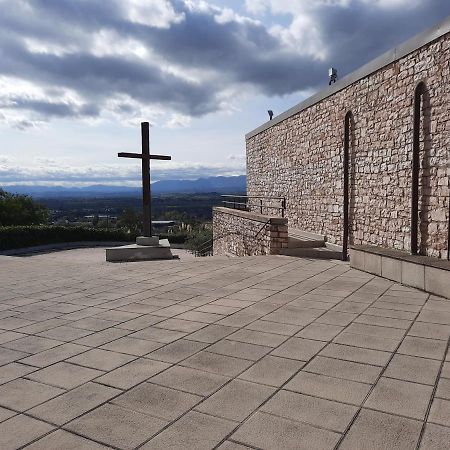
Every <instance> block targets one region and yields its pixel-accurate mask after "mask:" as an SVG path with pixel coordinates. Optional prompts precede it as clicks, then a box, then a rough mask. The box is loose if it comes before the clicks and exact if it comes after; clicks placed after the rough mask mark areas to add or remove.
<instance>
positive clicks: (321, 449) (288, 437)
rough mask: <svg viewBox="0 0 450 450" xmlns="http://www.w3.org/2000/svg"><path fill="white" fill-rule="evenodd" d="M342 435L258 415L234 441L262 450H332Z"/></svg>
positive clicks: (234, 436) (283, 419)
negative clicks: (275, 449) (277, 449)
mask: <svg viewBox="0 0 450 450" xmlns="http://www.w3.org/2000/svg"><path fill="white" fill-rule="evenodd" d="M339 438H340V434H338V433H335V432H332V431H327V430H324V429H321V428H315V427H313V426H312V425H308V424H306V423H302V422H296V421H293V420H289V419H285V418H282V417H277V416H272V415H269V414H263V413H256V414H255V415H254V416H252V417H251V418H250V419H249V420H248V421H247V422H245V423H244V425H242V426H241V427H240V428H239V429H238V430H237V431H236V432H235V433H234V434H233V435H232V436H231V439H233V440H235V441H237V442H239V443H243V444H247V445H250V446H252V447H253V448H260V449H267V450H269V449H274V448H282V449H284V450H331V449H333V448H334V447H335V445H336V444H337V442H338V441H339Z"/></svg>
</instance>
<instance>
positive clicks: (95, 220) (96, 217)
mask: <svg viewBox="0 0 450 450" xmlns="http://www.w3.org/2000/svg"><path fill="white" fill-rule="evenodd" d="M98 221H99V218H98V214H95V215H94V218H93V219H92V225H93V226H94V227H97V225H98Z"/></svg>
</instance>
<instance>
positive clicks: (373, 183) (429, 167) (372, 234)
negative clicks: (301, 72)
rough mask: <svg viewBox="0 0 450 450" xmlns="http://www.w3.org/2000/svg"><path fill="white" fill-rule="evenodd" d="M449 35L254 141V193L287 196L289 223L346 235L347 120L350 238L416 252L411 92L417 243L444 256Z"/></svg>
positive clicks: (250, 144)
mask: <svg viewBox="0 0 450 450" xmlns="http://www.w3.org/2000/svg"><path fill="white" fill-rule="evenodd" d="M449 61H450V34H446V35H444V36H442V37H441V38H439V40H437V41H435V42H432V43H430V44H427V45H426V46H424V47H422V48H420V49H419V50H416V51H414V52H413V53H411V54H409V55H407V56H405V57H403V58H401V59H400V60H398V61H395V62H394V63H391V64H389V65H388V66H386V67H384V68H382V69H380V70H378V71H376V72H374V73H372V74H370V75H369V76H367V77H365V78H363V79H361V80H359V81H356V82H354V83H353V84H351V85H349V86H347V87H346V88H344V89H343V90H341V91H339V92H337V93H335V94H333V95H332V96H330V97H328V98H325V99H323V100H322V101H319V102H318V103H316V104H313V105H312V106H310V107H308V108H306V109H304V110H303V111H300V112H299V113H297V114H295V115H293V116H291V117H288V118H286V119H285V120H283V121H281V122H280V123H277V124H275V125H273V126H272V127H270V128H267V129H266V130H264V131H262V132H260V133H259V134H256V135H255V136H252V137H249V138H248V139H247V142H246V146H247V194H248V195H266V196H286V198H287V211H286V217H287V218H288V219H289V226H290V227H294V228H298V229H301V230H305V231H310V232H313V233H318V234H324V235H326V236H327V239H328V241H329V242H331V243H336V244H342V236H343V226H342V220H343V219H342V217H343V145H344V144H343V140H344V117H345V115H346V113H347V112H348V111H351V112H352V114H353V118H354V120H353V124H352V127H351V128H352V129H351V138H350V168H349V171H350V230H349V233H350V237H349V240H350V244H354V245H358V244H371V245H376V246H382V247H388V248H396V249H400V250H409V249H410V211H411V165H412V158H411V155H412V142H413V100H414V91H415V88H416V86H417V84H418V83H419V82H420V81H424V82H425V84H426V86H427V95H426V96H425V97H426V98H425V101H424V107H423V111H422V112H423V119H422V123H421V129H422V131H421V170H420V198H419V211H420V221H421V226H420V227H419V228H420V231H419V240H420V248H421V252H422V253H423V254H427V255H429V256H435V257H441V258H444V257H445V256H446V248H447V233H448V231H447V230H448V214H449V174H450V172H449V169H448V164H449V151H450V106H449V105H450V64H449Z"/></svg>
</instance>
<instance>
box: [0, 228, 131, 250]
mask: <svg viewBox="0 0 450 450" xmlns="http://www.w3.org/2000/svg"><path fill="white" fill-rule="evenodd" d="M135 239H136V236H135V235H133V234H131V233H127V232H126V231H125V230H122V229H116V230H107V229H103V228H86V227H64V226H48V225H41V226H39V225H30V226H8V227H0V250H10V249H14V248H23V247H31V246H33V245H46V244H58V243H64V242H81V241H127V242H129V241H133V240H135Z"/></svg>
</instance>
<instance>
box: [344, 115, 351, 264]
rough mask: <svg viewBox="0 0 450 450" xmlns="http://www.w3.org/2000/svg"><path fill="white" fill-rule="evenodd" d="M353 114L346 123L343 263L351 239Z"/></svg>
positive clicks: (347, 116) (346, 117) (348, 116)
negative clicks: (350, 175) (350, 177)
mask: <svg viewBox="0 0 450 450" xmlns="http://www.w3.org/2000/svg"><path fill="white" fill-rule="evenodd" d="M352 119H353V114H352V112H351V111H347V114H346V115H345V121H344V157H343V166H344V167H343V169H344V170H343V173H344V205H343V207H344V217H343V222H344V223H343V229H344V233H343V237H342V261H347V260H348V238H349V225H350V217H349V203H350V183H349V172H350V170H349V169H350V168H349V163H350V127H351V125H352Z"/></svg>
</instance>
